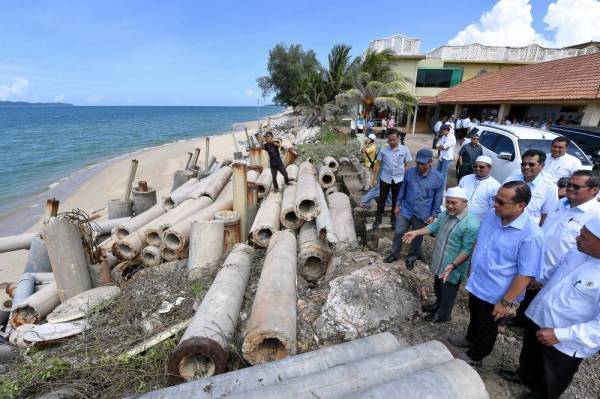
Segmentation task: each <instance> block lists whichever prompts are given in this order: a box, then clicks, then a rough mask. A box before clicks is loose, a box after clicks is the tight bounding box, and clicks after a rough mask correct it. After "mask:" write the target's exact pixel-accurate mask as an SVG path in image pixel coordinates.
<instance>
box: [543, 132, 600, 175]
mask: <svg viewBox="0 0 600 399" xmlns="http://www.w3.org/2000/svg"><path fill="white" fill-rule="evenodd" d="M550 131H552V132H554V133H557V134H562V135H563V136H565V137H568V138H570V139H571V140H572V141H573V142H574V143H576V144H577V145H578V146H579V147H580V148H581V149H582V150H583V152H585V154H586V155H587V156H588V158H590V160H591V161H592V163H593V164H594V169H600V127H593V126H563V125H552V126H550Z"/></svg>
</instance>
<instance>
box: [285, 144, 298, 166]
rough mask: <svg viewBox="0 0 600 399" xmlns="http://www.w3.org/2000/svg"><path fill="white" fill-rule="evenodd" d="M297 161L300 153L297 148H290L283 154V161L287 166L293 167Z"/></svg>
mask: <svg viewBox="0 0 600 399" xmlns="http://www.w3.org/2000/svg"><path fill="white" fill-rule="evenodd" d="M296 159H298V151H296V149H295V148H288V149H287V150H286V151H285V154H283V159H282V161H283V164H284V165H285V166H288V165H293V164H294V162H296Z"/></svg>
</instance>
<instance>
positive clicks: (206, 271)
mask: <svg viewBox="0 0 600 399" xmlns="http://www.w3.org/2000/svg"><path fill="white" fill-rule="evenodd" d="M224 230H225V223H223V221H221V220H202V221H197V222H193V223H192V227H191V230H190V253H189V255H190V256H189V259H188V276H189V278H190V279H192V280H195V279H198V278H201V277H203V276H206V275H210V274H211V273H212V272H213V271H215V270H216V268H217V266H218V264H219V259H221V255H223V236H224Z"/></svg>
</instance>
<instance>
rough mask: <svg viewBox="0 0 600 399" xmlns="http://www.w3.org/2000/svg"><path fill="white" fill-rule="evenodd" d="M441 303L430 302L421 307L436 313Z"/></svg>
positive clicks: (424, 310)
mask: <svg viewBox="0 0 600 399" xmlns="http://www.w3.org/2000/svg"><path fill="white" fill-rule="evenodd" d="M438 308H439V305H438V304H437V303H428V304H427V305H423V306H422V307H421V309H422V310H423V312H428V313H434V312H436V311H437V310H438Z"/></svg>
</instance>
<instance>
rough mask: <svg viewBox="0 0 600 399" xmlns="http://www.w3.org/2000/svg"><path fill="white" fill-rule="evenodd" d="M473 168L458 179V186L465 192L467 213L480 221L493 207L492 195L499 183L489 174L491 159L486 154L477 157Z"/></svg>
mask: <svg viewBox="0 0 600 399" xmlns="http://www.w3.org/2000/svg"><path fill="white" fill-rule="evenodd" d="M473 170H474V171H475V173H473V174H470V175H466V176H464V177H463V178H462V179H460V182H459V183H458V186H459V187H462V188H464V189H465V191H466V192H467V199H468V201H469V213H470V214H472V215H473V216H475V217H476V218H477V219H479V221H481V220H482V219H483V218H484V217H485V215H486V214H487V213H488V212H489V211H490V209H492V208H493V207H494V197H496V193H497V192H498V189H499V188H500V183H498V182H497V181H496V179H494V178H493V177H492V176H490V173H491V172H492V159H491V158H490V157H488V156H486V155H481V156H479V157H477V159H476V160H475V164H474V165H473Z"/></svg>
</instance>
